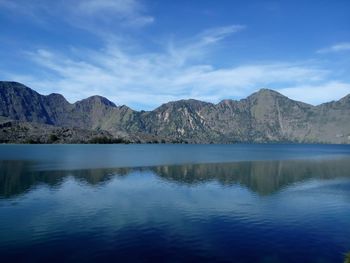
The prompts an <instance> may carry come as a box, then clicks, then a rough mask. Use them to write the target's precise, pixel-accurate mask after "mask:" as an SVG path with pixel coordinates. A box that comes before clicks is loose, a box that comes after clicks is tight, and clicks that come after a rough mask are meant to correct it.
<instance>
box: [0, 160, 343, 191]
mask: <svg viewBox="0 0 350 263" xmlns="http://www.w3.org/2000/svg"><path fill="white" fill-rule="evenodd" d="M137 171H139V172H145V171H147V172H152V173H154V174H155V175H156V176H158V177H160V178H162V179H164V180H167V181H169V182H173V183H176V184H188V185H196V184H202V183H206V182H209V181H216V182H218V183H220V184H222V185H224V186H231V185H235V184H239V185H241V186H244V187H246V188H248V189H250V190H251V191H253V192H255V193H257V194H259V195H270V194H273V193H275V192H277V191H279V190H281V189H283V188H285V187H288V186H289V185H292V184H295V183H298V182H303V181H307V180H312V179H335V178H342V177H348V178H349V177H350V161H349V159H347V158H343V159H334V160H279V161H245V162H233V163H215V164H210V163H206V164H186V165H162V166H153V167H138V168H114V169H113V168H106V169H82V170H68V171H65V170H53V171H52V170H50V171H42V170H37V169H36V163H35V162H31V161H21V160H13V161H0V197H2V198H11V197H14V196H17V195H21V194H24V193H26V192H27V191H30V189H32V188H34V187H35V186H36V185H39V184H46V185H48V186H50V187H56V186H58V185H60V183H62V182H63V181H64V179H65V178H66V177H69V176H70V177H74V178H75V179H76V180H79V181H82V182H85V183H88V184H90V185H92V186H94V185H100V184H103V183H106V182H108V181H109V180H111V179H112V178H113V177H115V176H128V175H129V174H130V173H133V172H137Z"/></svg>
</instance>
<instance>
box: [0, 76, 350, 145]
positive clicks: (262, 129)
mask: <svg viewBox="0 0 350 263" xmlns="http://www.w3.org/2000/svg"><path fill="white" fill-rule="evenodd" d="M0 116H4V117H7V118H10V119H13V120H19V121H26V122H35V123H41V124H49V125H54V126H62V127H75V128H81V129H90V130H105V131H109V132H116V131H120V132H124V133H129V134H136V133H142V134H149V135H150V136H158V137H159V138H167V141H171V140H174V141H187V142H190V143H234V142H322V143H350V95H348V96H346V97H344V98H343V99H341V100H339V101H334V102H329V103H325V104H321V105H319V106H312V105H309V104H305V103H302V102H298V101H294V100H291V99H289V98H287V97H285V96H283V95H281V94H279V93H278V92H275V91H272V90H268V89H262V90H260V91H259V92H256V93H254V94H252V95H250V96H249V97H247V98H246V99H242V100H240V101H235V100H223V101H221V102H220V103H218V104H212V103H207V102H202V101H198V100H180V101H175V102H169V103H166V104H163V105H161V106H160V107H158V108H157V109H155V110H153V111H148V112H144V111H142V112H137V111H134V110H132V109H130V108H128V107H127V106H116V105H115V104H114V103H112V102H110V101H109V100H107V99H106V98H103V97H100V96H93V97H90V98H87V99H84V100H81V101H78V102H76V103H74V104H70V103H69V102H67V101H66V100H65V98H64V97H63V96H62V95H60V94H50V95H48V96H43V95H40V94H38V93H37V92H35V91H33V90H31V89H30V88H28V87H25V86H24V85H22V84H20V83H16V82H0Z"/></svg>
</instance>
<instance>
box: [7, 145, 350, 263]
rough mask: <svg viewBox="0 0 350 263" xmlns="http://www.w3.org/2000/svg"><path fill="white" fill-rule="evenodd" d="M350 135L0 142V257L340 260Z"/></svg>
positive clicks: (347, 244)
mask: <svg viewBox="0 0 350 263" xmlns="http://www.w3.org/2000/svg"><path fill="white" fill-rule="evenodd" d="M349 251H350V146H336V145H277V144H274V145H0V262H63V261H64V262H90V261H91V262H93V261H98V262H102V261H108V262H111V261H112V262H157V261H161V262H249V263H251V262H298V263H300V262H344V258H345V254H346V253H347V252H349Z"/></svg>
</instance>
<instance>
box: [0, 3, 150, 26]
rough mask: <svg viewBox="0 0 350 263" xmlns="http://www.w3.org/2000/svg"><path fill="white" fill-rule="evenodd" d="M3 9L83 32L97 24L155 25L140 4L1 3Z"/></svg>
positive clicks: (33, 19) (37, 20)
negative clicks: (66, 24) (56, 21)
mask: <svg viewBox="0 0 350 263" xmlns="http://www.w3.org/2000/svg"><path fill="white" fill-rule="evenodd" d="M0 9H6V10H9V11H11V12H13V13H15V14H17V15H25V16H28V17H29V18H30V19H31V21H35V22H40V23H47V22H48V21H50V19H48V18H52V17H55V19H59V20H62V21H68V22H70V23H71V25H73V26H78V27H80V28H88V27H89V26H91V25H93V24H94V23H98V24H99V26H102V25H103V23H106V22H108V24H111V23H113V25H114V26H129V27H130V26H131V27H141V26H145V25H149V24H152V23H153V22H154V17H152V16H150V15H147V14H146V12H147V10H146V8H145V7H144V5H142V3H141V2H140V1H139V0H69V1H67V0H57V1H45V0H32V1H26V0H16V1H12V0H0ZM62 14H64V15H62ZM84 23H86V24H84ZM101 23H102V24H101Z"/></svg>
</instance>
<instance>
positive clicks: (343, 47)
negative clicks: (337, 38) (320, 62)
mask: <svg viewBox="0 0 350 263" xmlns="http://www.w3.org/2000/svg"><path fill="white" fill-rule="evenodd" d="M342 51H350V42H342V43H338V44H335V45H333V46H330V47H327V48H322V49H319V50H317V53H319V54H325V53H335V52H342Z"/></svg>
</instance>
